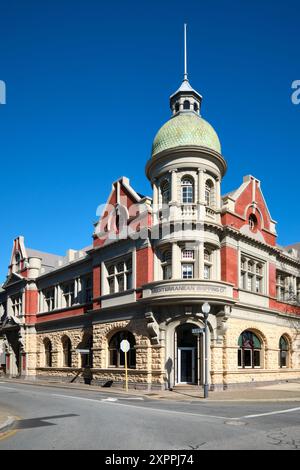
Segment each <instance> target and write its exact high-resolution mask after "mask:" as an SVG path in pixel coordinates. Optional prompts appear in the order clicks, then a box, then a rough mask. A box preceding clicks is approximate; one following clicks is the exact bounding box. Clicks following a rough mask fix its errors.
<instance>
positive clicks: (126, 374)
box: [125, 351, 128, 392]
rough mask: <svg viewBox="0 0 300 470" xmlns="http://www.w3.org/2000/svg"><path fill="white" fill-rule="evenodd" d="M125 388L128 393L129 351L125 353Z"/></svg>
mask: <svg viewBox="0 0 300 470" xmlns="http://www.w3.org/2000/svg"><path fill="white" fill-rule="evenodd" d="M125 388H126V392H128V372H127V351H125Z"/></svg>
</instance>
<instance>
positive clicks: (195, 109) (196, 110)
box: [194, 103, 199, 113]
mask: <svg viewBox="0 0 300 470" xmlns="http://www.w3.org/2000/svg"><path fill="white" fill-rule="evenodd" d="M194 111H195V112H196V113H198V111H199V106H198V104H197V103H194Z"/></svg>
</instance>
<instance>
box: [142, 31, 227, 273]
mask: <svg viewBox="0 0 300 470" xmlns="http://www.w3.org/2000/svg"><path fill="white" fill-rule="evenodd" d="M185 31H186V30H185ZM201 104H202V96H201V95H200V94H199V93H198V92H197V91H196V90H194V89H193V88H192V86H191V85H190V82H189V80H188V74H187V54H186V34H185V54H184V79H183V82H182V84H181V86H180V88H179V89H178V90H177V91H176V92H175V93H174V94H173V95H171V97H170V107H171V111H172V117H171V118H170V119H169V121H167V122H166V123H165V124H164V125H163V126H162V127H161V129H160V130H159V131H158V133H157V134H156V136H155V138H154V142H153V146H152V156H151V159H150V160H149V161H148V163H147V165H146V175H147V177H148V178H149V180H150V181H151V184H152V187H153V219H154V220H153V222H154V230H153V232H154V237H153V238H154V239H156V240H155V241H154V247H155V265H154V266H155V269H154V278H155V281H158V280H163V279H164V280H167V279H211V280H220V279H221V268H220V241H219V235H218V233H219V230H218V229H219V228H220V213H221V195H220V183H221V180H222V177H223V176H224V174H225V172H226V168H227V166H226V162H225V160H224V158H223V157H222V154H221V144H220V141H219V138H218V135H217V133H216V131H215V130H214V129H213V127H212V126H211V125H210V124H209V123H208V122H207V121H206V120H205V119H203V118H202V116H201Z"/></svg>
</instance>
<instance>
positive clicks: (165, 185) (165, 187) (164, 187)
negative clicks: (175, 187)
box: [160, 180, 170, 204]
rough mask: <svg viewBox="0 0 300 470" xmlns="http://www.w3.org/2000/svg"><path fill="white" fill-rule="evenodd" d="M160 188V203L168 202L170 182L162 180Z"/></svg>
mask: <svg viewBox="0 0 300 470" xmlns="http://www.w3.org/2000/svg"><path fill="white" fill-rule="evenodd" d="M160 190H161V197H162V203H163V204H168V203H169V202H170V183H169V181H167V180H165V181H163V182H162V184H161V186H160Z"/></svg>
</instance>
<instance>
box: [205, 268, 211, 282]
mask: <svg viewBox="0 0 300 470" xmlns="http://www.w3.org/2000/svg"><path fill="white" fill-rule="evenodd" d="M210 269H211V267H210V266H208V265H207V264H205V265H204V279H210Z"/></svg>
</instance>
